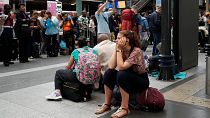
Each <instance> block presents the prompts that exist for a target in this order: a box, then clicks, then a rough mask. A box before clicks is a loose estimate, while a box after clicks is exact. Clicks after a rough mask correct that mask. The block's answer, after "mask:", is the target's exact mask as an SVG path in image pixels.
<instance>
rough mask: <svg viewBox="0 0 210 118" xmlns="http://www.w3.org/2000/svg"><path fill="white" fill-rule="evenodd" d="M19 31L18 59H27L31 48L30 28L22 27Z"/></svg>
mask: <svg viewBox="0 0 210 118" xmlns="http://www.w3.org/2000/svg"><path fill="white" fill-rule="evenodd" d="M19 33H20V34H18V35H17V36H18V37H17V38H18V40H19V61H20V62H21V61H27V60H28V57H29V56H31V50H32V42H31V30H30V29H29V27H23V28H21V31H20V32H19Z"/></svg>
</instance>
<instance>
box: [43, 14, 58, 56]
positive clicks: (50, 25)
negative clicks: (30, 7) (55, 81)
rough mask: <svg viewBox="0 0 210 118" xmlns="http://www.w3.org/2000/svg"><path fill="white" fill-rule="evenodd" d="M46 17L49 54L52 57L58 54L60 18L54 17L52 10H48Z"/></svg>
mask: <svg viewBox="0 0 210 118" xmlns="http://www.w3.org/2000/svg"><path fill="white" fill-rule="evenodd" d="M45 17H46V19H47V20H46V32H45V34H46V37H47V55H48V56H50V57H57V56H58V44H57V43H58V42H57V35H58V26H59V23H58V19H57V18H56V17H53V16H52V14H51V12H49V11H47V12H46V14H45Z"/></svg>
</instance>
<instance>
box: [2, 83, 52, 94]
mask: <svg viewBox="0 0 210 118" xmlns="http://www.w3.org/2000/svg"><path fill="white" fill-rule="evenodd" d="M18 83H20V82H16V83H15V84H18ZM49 83H52V82H47V83H43V84H49ZM43 84H39V85H43ZM9 85H14V84H9ZM39 85H33V86H29V87H25V88H21V89H16V90H12V91H8V92H3V93H0V95H1V94H6V93H10V92H16V91H19V90H23V89H27V88H32V87H35V86H39ZM1 87H2V86H0V88H1ZM3 87H4V85H3ZM41 88H43V89H47V88H45V87H41Z"/></svg>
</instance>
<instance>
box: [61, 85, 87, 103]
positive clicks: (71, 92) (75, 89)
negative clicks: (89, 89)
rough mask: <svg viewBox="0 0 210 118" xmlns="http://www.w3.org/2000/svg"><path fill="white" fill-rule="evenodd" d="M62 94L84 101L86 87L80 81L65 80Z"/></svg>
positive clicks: (70, 98)
mask: <svg viewBox="0 0 210 118" xmlns="http://www.w3.org/2000/svg"><path fill="white" fill-rule="evenodd" d="M61 95H62V97H63V98H65V99H68V100H71V101H74V102H81V101H84V96H85V89H84V87H83V85H82V84H81V83H79V82H74V83H73V82H72V83H70V82H65V83H64V84H63V86H62V89H61Z"/></svg>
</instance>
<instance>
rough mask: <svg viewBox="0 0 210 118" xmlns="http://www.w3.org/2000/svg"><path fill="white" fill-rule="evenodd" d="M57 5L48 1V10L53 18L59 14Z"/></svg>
mask: <svg viewBox="0 0 210 118" xmlns="http://www.w3.org/2000/svg"><path fill="white" fill-rule="evenodd" d="M56 5H57V2H56V1H47V10H48V11H50V12H51V14H52V15H53V16H56V14H57V10H56V7H57V6H56Z"/></svg>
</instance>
